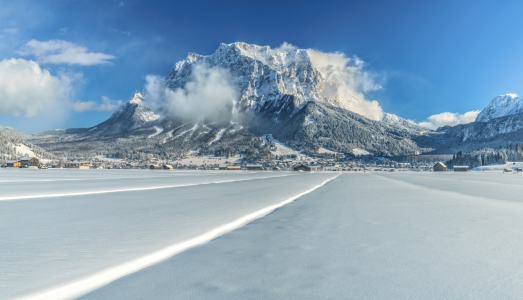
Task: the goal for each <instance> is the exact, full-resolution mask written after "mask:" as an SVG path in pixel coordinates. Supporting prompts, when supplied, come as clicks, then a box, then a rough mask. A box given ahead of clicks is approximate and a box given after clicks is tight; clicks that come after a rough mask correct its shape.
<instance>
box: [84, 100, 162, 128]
mask: <svg viewBox="0 0 523 300" xmlns="http://www.w3.org/2000/svg"><path fill="white" fill-rule="evenodd" d="M158 118H160V116H158V115H155V114H154V113H153V112H152V111H151V110H150V109H149V108H147V106H145V105H144V98H143V96H142V94H140V93H136V94H134V96H133V98H132V99H131V100H130V101H129V102H127V103H126V104H124V105H123V106H121V107H120V108H119V109H118V110H117V111H116V112H114V113H113V115H112V116H111V117H110V118H109V119H107V120H106V121H105V122H103V123H100V124H98V125H96V126H94V127H91V128H87V132H88V135H89V136H101V135H115V134H121V133H124V132H127V131H130V130H133V129H137V128H140V127H141V126H142V125H144V124H146V123H148V122H151V121H154V120H157V119H158Z"/></svg>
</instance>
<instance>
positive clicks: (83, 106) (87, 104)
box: [69, 96, 123, 112]
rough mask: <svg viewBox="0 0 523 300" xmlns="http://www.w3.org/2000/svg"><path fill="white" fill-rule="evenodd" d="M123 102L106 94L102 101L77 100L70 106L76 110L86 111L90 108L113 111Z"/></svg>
mask: <svg viewBox="0 0 523 300" xmlns="http://www.w3.org/2000/svg"><path fill="white" fill-rule="evenodd" d="M122 104H123V101H122V100H111V99H109V98H108V97H106V96H102V103H96V102H94V101H75V102H71V103H70V105H69V106H70V107H71V108H72V109H73V110H74V111H75V112H84V111H90V110H96V111H113V110H115V109H117V108H119V107H120V106H121V105H122Z"/></svg>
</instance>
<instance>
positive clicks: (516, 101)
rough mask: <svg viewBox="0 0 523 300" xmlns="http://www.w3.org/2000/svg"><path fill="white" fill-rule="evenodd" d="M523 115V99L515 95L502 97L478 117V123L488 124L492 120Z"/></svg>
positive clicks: (496, 99)
mask: <svg viewBox="0 0 523 300" xmlns="http://www.w3.org/2000/svg"><path fill="white" fill-rule="evenodd" d="M519 113H523V98H521V97H517V96H516V95H514V94H506V95H500V96H497V97H496V98H494V99H493V100H492V101H491V102H490V103H489V105H488V106H487V107H485V108H484V109H483V110H481V112H480V113H479V114H478V116H477V117H476V122H488V121H489V120H491V119H495V118H500V117H506V116H510V115H516V114H519Z"/></svg>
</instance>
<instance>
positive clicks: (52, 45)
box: [18, 40, 115, 66]
mask: <svg viewBox="0 0 523 300" xmlns="http://www.w3.org/2000/svg"><path fill="white" fill-rule="evenodd" d="M18 53H20V54H21V55H34V56H35V57H36V60H37V61H38V62H40V63H44V64H45V63H49V64H70V65H75V64H76V65H83V66H90V65H98V64H108V63H110V61H109V60H111V59H114V58H115V57H114V56H112V55H109V54H105V53H94V52H88V49H87V48H86V47H83V46H80V45H77V44H74V43H71V42H67V41H62V40H50V41H47V42H40V41H37V40H30V41H29V42H27V43H26V44H25V45H24V46H23V47H22V48H21V49H20V51H18Z"/></svg>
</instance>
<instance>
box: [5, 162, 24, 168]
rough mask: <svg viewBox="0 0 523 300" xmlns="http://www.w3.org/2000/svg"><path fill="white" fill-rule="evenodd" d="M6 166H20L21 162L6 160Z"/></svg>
mask: <svg viewBox="0 0 523 300" xmlns="http://www.w3.org/2000/svg"><path fill="white" fill-rule="evenodd" d="M6 164H7V167H8V168H20V166H21V165H22V163H21V162H20V161H19V160H8V161H7V162H6Z"/></svg>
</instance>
